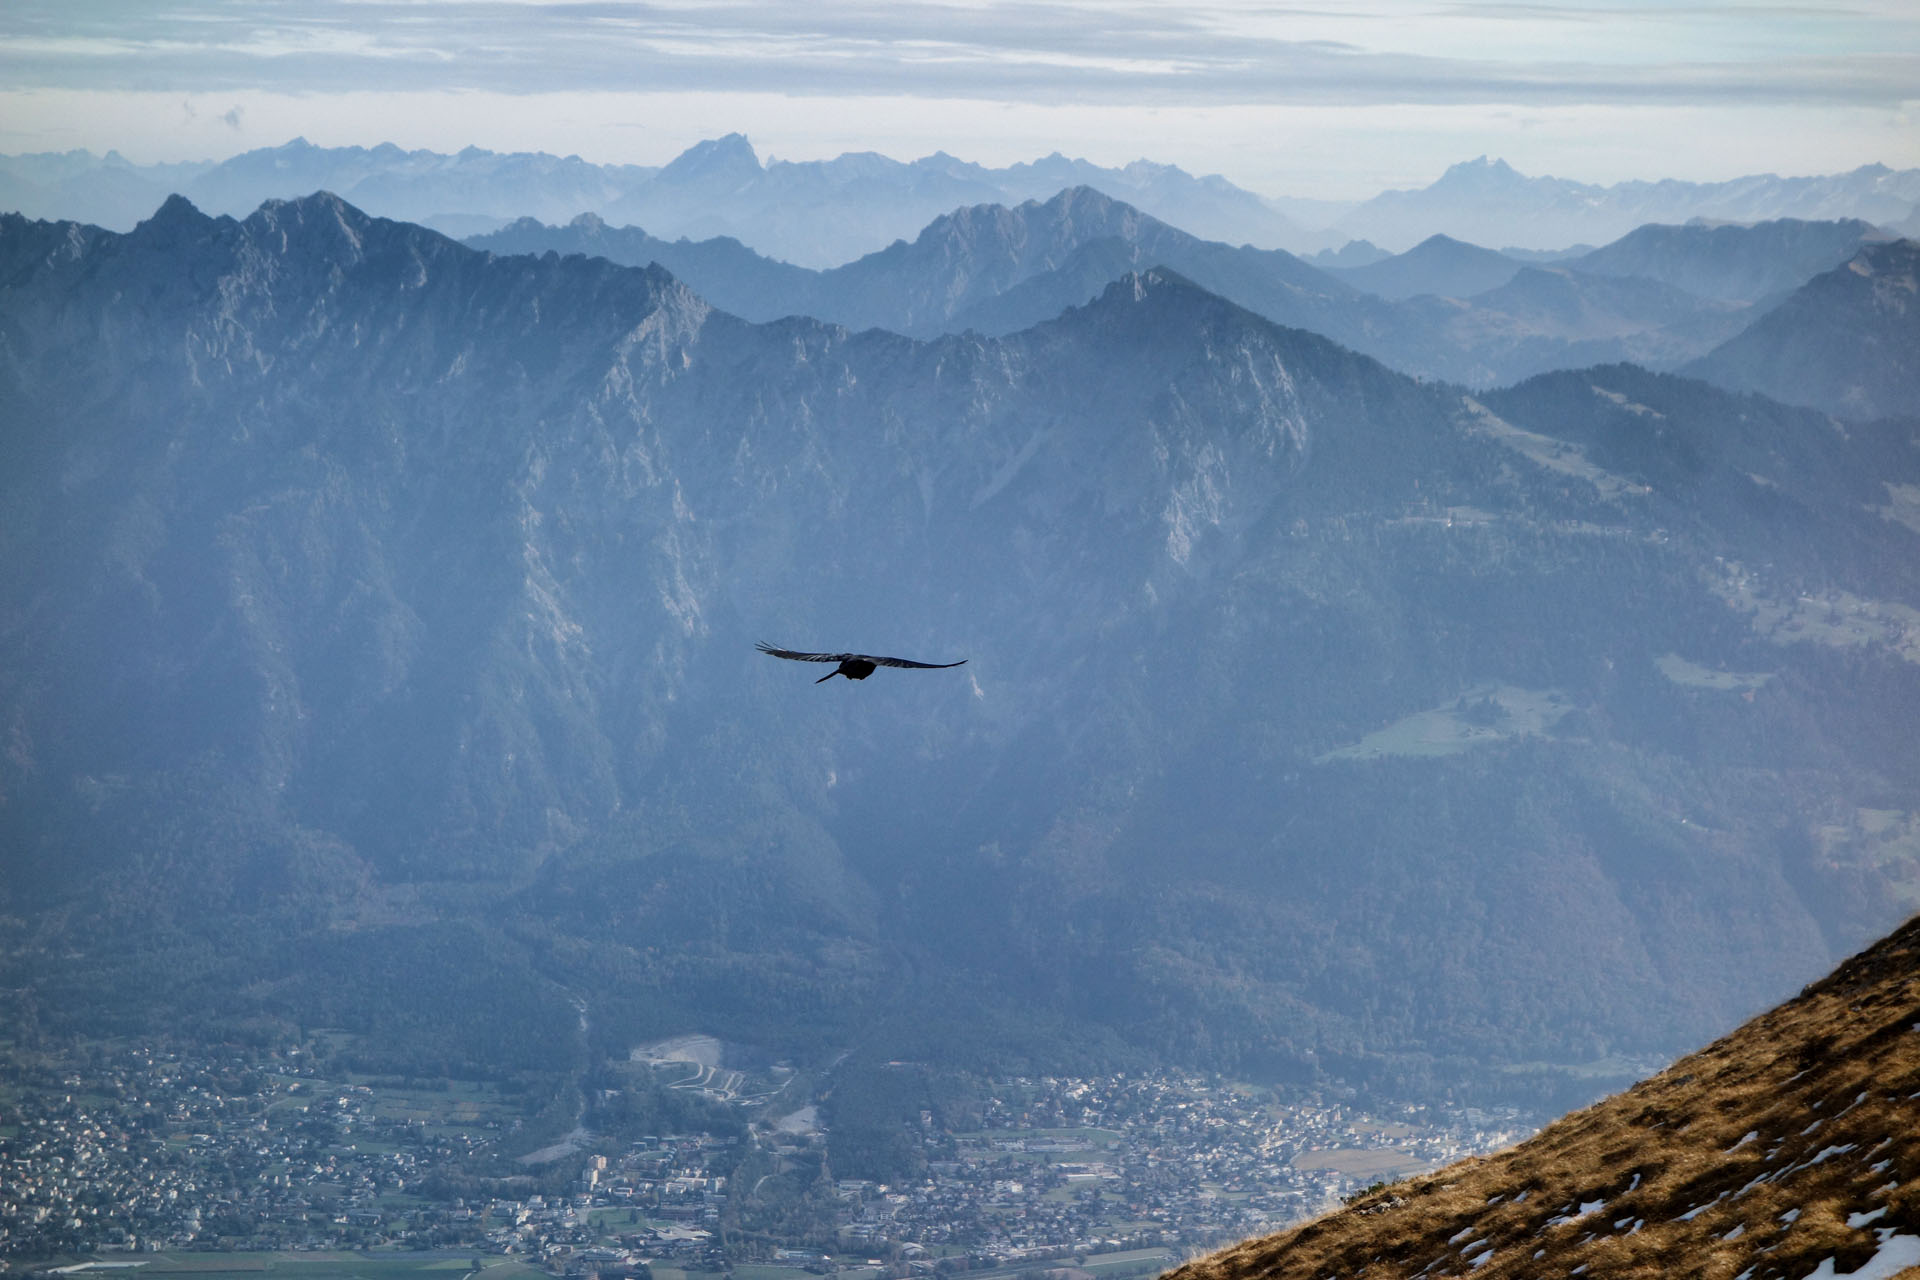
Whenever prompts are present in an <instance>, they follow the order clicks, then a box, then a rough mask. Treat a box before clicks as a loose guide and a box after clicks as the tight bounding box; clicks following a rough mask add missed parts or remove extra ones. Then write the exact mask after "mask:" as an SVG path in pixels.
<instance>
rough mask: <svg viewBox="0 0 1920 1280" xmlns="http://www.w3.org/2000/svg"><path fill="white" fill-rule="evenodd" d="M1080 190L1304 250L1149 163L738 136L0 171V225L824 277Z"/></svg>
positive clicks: (1255, 207) (305, 152) (1280, 218)
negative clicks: (172, 219) (745, 251)
mask: <svg viewBox="0 0 1920 1280" xmlns="http://www.w3.org/2000/svg"><path fill="white" fill-rule="evenodd" d="M1079 185H1091V186H1096V187H1099V188H1100V189H1101V190H1103V191H1106V192H1108V193H1109V194H1111V195H1113V196H1114V197H1116V198H1119V199H1123V200H1127V201H1129V202H1131V203H1133V204H1135V205H1138V206H1139V207H1141V208H1143V209H1147V210H1150V211H1152V212H1154V213H1156V214H1158V215H1159V216H1161V217H1163V218H1165V219H1166V220H1168V221H1170V222H1173V223H1175V224H1177V225H1180V226H1184V227H1188V228H1191V229H1192V230H1193V231H1195V232H1196V233H1197V234H1201V235H1205V236H1209V237H1213V238H1217V239H1224V240H1231V241H1233V242H1235V243H1239V242H1242V241H1251V242H1255V243H1259V244H1263V245H1278V244H1289V245H1310V246H1311V247H1314V248H1319V247H1321V246H1322V245H1324V244H1325V243H1326V242H1327V241H1328V239H1329V237H1328V236H1326V235H1315V234H1311V233H1308V232H1306V231H1304V230H1303V229H1302V228H1300V227H1299V226H1297V225H1296V224H1294V223H1293V222H1292V221H1290V220H1289V219H1288V218H1287V217H1286V216H1285V215H1283V214H1281V213H1279V212H1278V211H1276V210H1275V209H1274V208H1272V207H1271V206H1270V205H1269V204H1268V203H1267V202H1265V201H1263V200H1261V199H1260V198H1259V197H1258V196H1255V195H1254V194H1252V193H1251V192H1248V191H1245V190H1242V189H1241V188H1239V187H1236V186H1234V185H1233V184H1232V183H1229V182H1227V181H1226V180H1225V179H1223V178H1220V177H1203V178H1195V177H1193V176H1192V175H1190V174H1188V173H1186V172H1184V171H1183V170H1181V169H1179V168H1177V167H1175V166H1173V165H1164V164H1154V163H1152V162H1150V161H1145V160H1141V161H1136V162H1135V163H1133V164H1129V165H1126V166H1124V167H1122V168H1103V167H1101V166H1099V165H1094V164H1090V163H1088V162H1087V161H1085V160H1075V159H1069V158H1067V157H1065V156H1062V155H1060V154H1058V153H1055V154H1053V155H1050V156H1046V157H1044V158H1042V159H1040V160H1036V161H1032V162H1030V163H1022V164H1014V165H1008V166H1005V167H1002V168H997V169H996V168H989V167H986V166H983V165H979V164H973V163H971V162H968V161H964V160H957V159H955V158H954V157H952V156H949V155H946V154H945V153H936V154H934V155H931V156H926V157H924V158H922V159H919V160H915V161H912V162H902V161H898V160H891V159H888V158H887V157H885V156H881V155H877V154H873V153H871V152H864V153H857V154H856V153H850V154H847V155H842V156H839V157H837V158H835V159H832V160H809V161H798V162H794V161H783V160H769V161H767V162H765V163H762V161H761V159H760V157H759V156H758V155H757V154H756V153H755V151H754V149H753V146H752V144H751V143H750V142H748V141H747V139H746V138H745V137H744V136H742V135H740V134H737V133H734V134H728V135H726V136H725V137H722V138H714V139H710V140H708V141H705V142H700V143H697V144H695V145H694V146H692V147H690V148H688V149H687V150H686V151H685V152H684V153H682V154H681V155H680V156H678V157H676V158H675V159H674V160H673V161H671V162H670V163H668V164H666V165H665V166H662V167H658V168H654V167H649V166H643V165H600V164H593V163H590V162H588V161H585V160H582V159H581V158H580V157H578V156H567V157H564V158H562V157H559V156H552V155H547V154H545V153H543V152H533V153H526V152H516V153H512V154H502V153H499V152H493V151H486V150H483V149H481V148H479V147H468V148H466V149H465V150H463V151H460V152H458V153H457V154H454V155H445V154H442V153H439V152H434V151H425V150H416V151H404V150H402V149H401V148H399V147H396V146H394V145H393V144H391V143H384V144H382V145H380V146H377V147H371V148H368V147H317V146H314V145H313V144H312V143H309V142H308V141H306V140H305V139H304V138H296V139H294V140H293V141H292V142H289V143H287V144H286V145H284V146H279V147H265V148H261V149H259V150H255V151H248V152H244V153H242V154H240V155H237V156H234V157H232V158H231V159H228V160H225V161H221V162H220V163H218V164H214V163H203V164H172V165H134V164H130V163H128V162H127V161H126V160H125V159H124V158H122V157H120V156H118V155H117V154H113V153H109V154H108V155H107V156H106V157H105V158H104V159H102V158H98V157H94V156H92V155H90V154H88V153H85V152H67V153H64V154H55V155H28V156H11V157H0V209H14V210H17V211H19V212H22V213H24V214H26V215H28V216H30V217H42V218H46V217H52V218H70V219H76V220H79V221H86V222H93V223H96V224H98V225H101V226H105V227H110V228H113V229H116V230H124V229H126V228H130V227H132V226H133V225H134V223H136V222H137V221H139V220H140V219H142V218H144V217H146V216H147V215H148V214H149V213H151V212H152V211H153V210H154V209H155V208H157V207H158V206H159V204H160V202H161V201H162V200H164V199H165V198H166V197H167V196H168V195H169V194H172V193H176V192H177V193H179V194H182V195H185V196H187V197H188V198H189V199H190V200H192V201H193V202H194V203H195V204H196V205H198V206H200V207H201V208H204V209H207V210H210V211H212V212H214V213H226V214H232V215H235V216H245V215H246V214H247V213H249V212H251V211H252V210H253V209H254V208H256V207H257V206H258V205H259V204H260V203H261V202H262V201H264V200H270V199H284V198H290V197H294V196H300V195H305V194H307V193H308V192H312V191H331V192H334V193H336V194H338V195H340V196H341V197H343V198H344V199H347V200H350V201H352V202H353V203H354V204H355V205H356V206H358V207H361V208H365V209H367V210H368V211H370V212H373V213H376V214H380V215H383V216H386V217H391V218H399V219H404V220H407V221H411V222H418V223H422V224H426V225H431V226H434V227H437V228H439V229H441V230H444V231H446V232H448V233H450V234H459V235H468V234H475V233H478V232H482V231H487V230H492V229H494V228H497V227H499V226H501V225H503V224H504V223H506V222H508V221H511V220H513V219H516V218H523V217H532V218H536V219H541V220H547V221H565V220H567V219H571V218H573V217H575V216H577V215H579V214H582V213H597V214H600V215H603V216H604V217H606V218H608V219H609V220H612V221H614V222H615V223H630V222H631V223H640V224H643V225H645V226H646V227H647V228H649V229H650V230H651V231H653V232H654V233H656V234H659V235H663V236H666V237H669V238H679V237H693V238H696V239H711V238H714V237H722V236H726V237H734V238H737V239H740V240H742V241H744V242H746V243H748V244H751V245H752V246H753V247H754V248H755V249H756V250H757V251H758V252H760V253H761V254H763V255H766V256H768V257H771V258H774V259H778V260H785V261H791V262H794V263H799V264H802V265H806V266H812V267H830V266H835V265H838V264H840V263H844V262H848V261H850V260H852V259H854V258H856V257H859V256H861V255H862V254H865V253H868V252H871V251H874V250H878V249H881V248H883V247H885V246H886V245H887V244H889V243H890V242H892V241H894V240H896V239H899V238H902V237H906V236H911V235H913V234H914V232H916V231H918V230H919V229H920V228H921V227H922V226H924V225H926V223H927V222H928V221H930V220H931V219H933V218H935V217H937V216H939V215H941V214H944V213H948V212H951V211H952V210H953V209H955V208H958V207H960V206H963V205H970V204H982V203H1008V204H1017V203H1019V202H1020V201H1022V200H1029V199H1034V198H1039V197H1045V196H1050V195H1052V194H1053V193H1055V192H1057V191H1059V190H1060V189H1061V188H1063V187H1070V186H1079Z"/></svg>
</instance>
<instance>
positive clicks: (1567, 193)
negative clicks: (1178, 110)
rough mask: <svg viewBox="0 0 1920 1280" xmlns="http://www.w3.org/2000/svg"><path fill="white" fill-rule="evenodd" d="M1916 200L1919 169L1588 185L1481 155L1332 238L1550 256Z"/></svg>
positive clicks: (1877, 217)
mask: <svg viewBox="0 0 1920 1280" xmlns="http://www.w3.org/2000/svg"><path fill="white" fill-rule="evenodd" d="M1916 201H1920V169H1902V170H1894V169H1889V168H1887V167H1886V166H1885V165H1867V166H1864V167H1862V168H1859V169H1855V170H1853V171H1852V172H1850V173H1843V174H1832V175H1826V176H1821V177H1809V178H1781V177H1777V176H1775V175H1773V174H1757V175H1754V176H1752V177H1746V178H1735V179H1733V180H1731V181H1727V182H1681V181H1678V180H1672V179H1669V180H1665V181H1660V182H1621V183H1616V184H1614V185H1613V186H1596V185H1593V184H1590V183H1583V182H1573V181H1569V180H1567V179H1564V178H1547V177H1528V176H1525V175H1523V174H1521V173H1518V172H1517V171H1515V170H1514V169H1513V168H1512V166H1510V165H1508V164H1507V163H1506V162H1505V161H1504V160H1492V161H1489V160H1488V159H1487V158H1486V157H1485V156H1482V157H1480V158H1479V159H1477V160H1470V161H1466V162H1464V163H1462V164H1456V165H1454V166H1452V167H1451V168H1449V169H1448V170H1447V171H1446V172H1445V173H1444V174H1442V175H1441V176H1440V178H1439V179H1437V180H1436V181H1435V182H1434V183H1433V184H1432V185H1431V186H1427V187H1423V188H1420V189H1418V190H1411V191H1384V192H1382V193H1380V194H1379V195H1377V196H1375V197H1373V198H1372V199H1371V200H1368V201H1367V202H1366V203H1364V204H1362V205H1360V206H1359V207H1358V208H1356V209H1354V210H1353V211H1352V212H1350V213H1348V214H1347V215H1346V216H1344V217H1343V218H1341V219H1340V222H1339V224H1338V228H1337V229H1338V230H1340V231H1342V232H1344V233H1345V234H1346V235H1348V236H1351V237H1355V238H1364V239H1367V240H1371V241H1373V242H1374V243H1376V244H1380V245H1385V246H1386V247H1388V248H1397V247H1400V246H1404V245H1412V244H1416V243H1418V242H1419V241H1421V240H1424V239H1425V238H1426V237H1428V236H1430V235H1434V234H1436V233H1439V234H1445V235H1450V236H1455V237H1457V238H1459V239H1462V240H1466V241H1469V242H1471V243H1474V244H1499V245H1517V246H1520V247H1522V248H1530V249H1553V248H1557V247H1559V246H1561V245H1568V244H1573V243H1575V242H1577V241H1583V240H1584V241H1586V242H1588V243H1590V244H1605V243H1607V242H1610V241H1613V240H1616V239H1618V238H1619V237H1621V236H1623V235H1626V234H1627V233H1628V232H1629V231H1632V230H1633V229H1634V228H1635V227H1639V226H1643V225H1645V224H1647V223H1650V222H1660V223H1683V222H1687V221H1690V220H1692V219H1694V218H1704V219H1707V220H1710V221H1728V222H1758V221H1762V220H1766V219H1778V218H1796V219H1807V220H1831V219H1863V220H1865V221H1867V222H1873V223H1881V222H1890V221H1894V220H1897V219H1899V218H1903V217H1905V216H1906V215H1907V214H1908V213H1909V212H1910V211H1911V210H1912V208H1913V206H1914V203H1915V202H1916Z"/></svg>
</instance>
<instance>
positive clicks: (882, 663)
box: [755, 640, 967, 671]
mask: <svg viewBox="0 0 1920 1280" xmlns="http://www.w3.org/2000/svg"><path fill="white" fill-rule="evenodd" d="M755 647H756V648H757V649H759V650H760V652H762V653H770V654H772V655H773V656H774V657H776V658H791V659H793V660H794V661H795V662H848V661H852V662H871V663H872V664H873V665H874V666H876V667H921V668H924V669H926V670H929V671H937V670H940V669H942V668H945V667H958V666H964V665H965V664H966V661H967V660H966V659H965V658H962V659H960V661H959V662H915V661H913V660H912V659H911V658H881V657H876V656H875V655H873V654H870V653H801V652H799V651H798V650H796V649H776V648H774V647H773V646H772V645H770V644H768V643H767V642H766V641H764V640H763V641H761V642H760V643H759V644H758V645H756V646H755Z"/></svg>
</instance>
